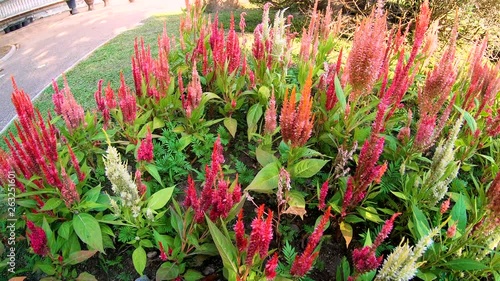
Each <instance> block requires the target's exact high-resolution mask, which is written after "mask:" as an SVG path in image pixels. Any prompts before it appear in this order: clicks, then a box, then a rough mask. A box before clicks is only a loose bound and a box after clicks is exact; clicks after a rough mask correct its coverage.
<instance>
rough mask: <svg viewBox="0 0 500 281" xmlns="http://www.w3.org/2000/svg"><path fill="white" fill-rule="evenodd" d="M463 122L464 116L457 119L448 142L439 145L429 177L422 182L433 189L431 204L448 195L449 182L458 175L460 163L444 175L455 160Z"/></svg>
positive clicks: (425, 186)
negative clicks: (455, 150)
mask: <svg viewBox="0 0 500 281" xmlns="http://www.w3.org/2000/svg"><path fill="white" fill-rule="evenodd" d="M462 123H463V119H462V118H461V119H459V120H457V121H456V123H455V125H454V126H453V128H452V129H451V131H450V135H449V137H448V139H447V140H446V142H442V143H440V144H439V145H438V146H437V148H436V151H435V152H434V156H433V157H432V164H431V169H430V172H429V177H427V178H426V179H425V181H424V183H423V184H422V186H423V188H429V189H430V190H431V196H430V198H429V200H430V201H429V202H428V204H429V206H434V205H435V204H436V203H437V202H439V201H440V200H441V199H442V198H443V197H444V196H445V195H446V192H447V191H448V184H449V183H450V182H451V181H452V180H453V179H454V178H455V177H456V176H457V173H458V168H459V166H458V165H456V167H455V169H454V170H453V171H452V172H451V173H450V174H449V175H448V177H447V178H445V179H443V176H444V175H445V174H446V173H448V172H449V171H448V169H447V167H448V165H449V164H450V163H452V162H453V160H454V157H455V152H454V147H455V141H456V140H457V137H458V133H459V132H460V128H461V127H462Z"/></svg>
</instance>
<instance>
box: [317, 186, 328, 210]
mask: <svg viewBox="0 0 500 281" xmlns="http://www.w3.org/2000/svg"><path fill="white" fill-rule="evenodd" d="M327 195H328V180H326V181H325V182H324V183H323V184H322V185H321V189H320V192H319V200H318V201H319V204H318V209H320V210H322V209H324V208H325V207H326V204H325V200H326V196H327Z"/></svg>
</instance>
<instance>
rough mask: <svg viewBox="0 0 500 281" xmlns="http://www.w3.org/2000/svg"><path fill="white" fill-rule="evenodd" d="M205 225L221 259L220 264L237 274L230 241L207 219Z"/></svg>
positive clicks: (232, 246)
mask: <svg viewBox="0 0 500 281" xmlns="http://www.w3.org/2000/svg"><path fill="white" fill-rule="evenodd" d="M206 220H207V224H208V228H209V230H210V234H211V235H212V238H213V240H214V243H215V246H216V247H217V250H218V251H219V254H220V256H221V258H222V263H223V264H224V267H225V268H227V269H231V270H232V271H233V272H238V267H237V266H236V263H235V261H236V248H235V247H234V245H233V243H232V242H231V240H229V239H228V238H227V237H225V236H224V234H222V232H221V231H220V230H219V229H218V228H217V226H216V225H215V224H214V223H213V222H212V221H211V220H210V219H209V218H208V217H207V218H206Z"/></svg>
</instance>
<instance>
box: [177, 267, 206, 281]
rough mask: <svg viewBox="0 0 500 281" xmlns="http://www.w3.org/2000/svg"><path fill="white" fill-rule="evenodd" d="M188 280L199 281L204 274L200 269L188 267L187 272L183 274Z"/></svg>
mask: <svg viewBox="0 0 500 281" xmlns="http://www.w3.org/2000/svg"><path fill="white" fill-rule="evenodd" d="M182 276H183V277H184V280H186V281H197V280H201V279H202V278H203V277H204V276H203V274H201V273H200V272H199V271H196V270H192V269H188V270H187V271H186V273H184V274H183V275H182Z"/></svg>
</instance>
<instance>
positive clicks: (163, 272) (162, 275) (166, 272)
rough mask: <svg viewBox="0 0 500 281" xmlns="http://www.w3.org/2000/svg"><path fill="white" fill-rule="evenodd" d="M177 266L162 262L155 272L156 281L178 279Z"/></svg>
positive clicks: (178, 271)
mask: <svg viewBox="0 0 500 281" xmlns="http://www.w3.org/2000/svg"><path fill="white" fill-rule="evenodd" d="M179 273H180V270H179V266H178V265H176V264H175V263H171V262H164V263H163V264H162V265H161V266H160V268H158V270H157V271H156V280H173V279H175V278H177V277H179Z"/></svg>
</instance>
